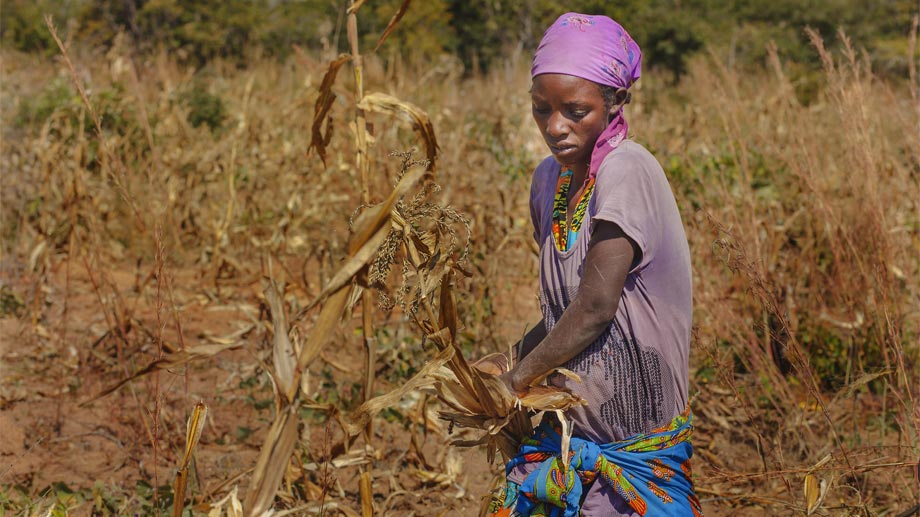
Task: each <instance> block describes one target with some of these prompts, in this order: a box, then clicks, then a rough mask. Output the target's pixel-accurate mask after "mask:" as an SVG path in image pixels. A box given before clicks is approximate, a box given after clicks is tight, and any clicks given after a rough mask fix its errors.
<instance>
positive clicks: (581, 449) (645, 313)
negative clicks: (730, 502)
mask: <svg viewBox="0 0 920 517" xmlns="http://www.w3.org/2000/svg"><path fill="white" fill-rule="evenodd" d="M641 63H642V57H641V53H640V50H639V47H638V45H637V44H636V43H635V42H634V41H633V40H632V38H630V36H629V34H627V33H626V31H625V30H624V29H623V28H622V27H621V26H620V25H619V24H617V23H616V22H614V21H613V20H611V19H610V18H607V17H605V16H590V15H583V14H578V13H568V14H564V15H562V16H561V17H559V19H558V20H556V22H555V23H553V24H552V26H550V27H549V29H547V31H546V33H545V34H544V36H543V40H542V41H541V43H540V46H539V48H538V49H537V51H536V55H535V56H534V61H533V68H532V70H531V75H532V79H533V84H532V89H531V97H532V101H533V118H534V121H535V122H536V124H537V126H538V127H539V128H540V132H541V133H542V135H543V138H544V140H545V141H546V144H547V146H549V150H550V152H551V153H552V157H550V158H547V159H546V160H544V161H543V162H542V163H541V164H540V165H539V166H538V167H537V169H536V170H535V171H534V175H533V183H532V186H531V193H530V207H531V217H532V219H533V225H534V237H535V238H536V240H537V243H538V244H539V245H540V300H541V306H542V311H543V320H542V321H541V322H540V324H538V325H537V326H536V327H535V328H533V329H532V330H531V331H530V332H528V333H527V335H526V336H525V338H524V339H523V340H522V342H521V343H520V344H519V346H518V352H517V355H518V360H517V361H516V364H515V366H514V368H512V369H511V370H510V371H507V372H505V373H503V374H502V380H503V381H504V382H505V383H506V384H507V385H508V386H509V387H510V388H511V389H512V390H513V391H515V392H517V393H522V392H525V391H526V390H527V387H528V386H529V385H531V383H533V382H534V381H535V380H537V379H539V378H541V377H542V376H544V375H545V374H546V373H548V372H550V371H552V370H553V369H555V368H557V367H564V368H567V369H569V370H571V371H573V372H575V373H576V374H578V376H579V377H580V379H581V382H576V381H573V380H571V379H569V378H567V377H565V376H563V375H561V374H558V373H557V374H553V375H551V376H550V377H549V382H550V383H552V384H554V385H558V386H565V387H567V388H569V389H570V390H571V391H573V392H574V393H576V394H578V395H579V396H581V397H582V398H584V399H585V400H586V401H587V405H585V406H581V407H579V408H576V409H572V410H569V411H568V412H567V413H566V417H567V420H569V421H570V422H571V423H572V425H573V426H574V435H573V439H572V442H571V448H570V451H571V456H570V462H569V465H568V466H566V465H564V464H563V463H562V462H561V461H560V460H559V458H558V455H559V453H560V436H559V429H560V428H559V426H558V422H557V423H556V424H554V423H553V422H552V421H550V420H548V421H544V423H543V424H541V426H540V427H539V428H538V430H537V431H536V433H535V435H534V437H533V439H531V440H525V442H524V444H523V445H522V447H521V451H520V453H519V455H518V456H517V457H515V458H514V459H512V460H511V461H510V462H509V463H508V465H507V467H506V473H507V483H506V484H505V485H504V486H503V487H501V488H500V489H499V490H498V491H497V492H496V493H495V494H493V496H494V497H493V499H492V502H491V504H490V509H489V512H490V514H491V515H499V516H500V515H560V516H561V515H565V516H573V517H574V516H577V515H586V516H589V515H590V516H594V515H604V516H609V515H694V514H700V513H699V512H700V510H699V502H698V500H697V498H696V496H695V495H694V492H693V485H692V481H691V476H690V465H689V459H690V456H691V455H692V446H691V445H690V443H689V437H690V433H691V430H692V426H691V419H692V417H691V416H690V414H689V410H688V406H687V377H688V363H687V357H688V350H689V342H690V325H691V313H692V306H691V285H690V284H691V278H690V275H691V272H690V253H689V249H688V246H687V239H686V235H685V233H684V230H683V226H682V223H681V219H680V215H679V213H678V210H677V205H676V203H675V200H674V196H673V194H672V193H671V190H670V187H669V185H668V182H667V179H666V178H665V175H664V172H663V171H662V169H661V166H660V165H659V164H658V162H657V161H656V160H655V158H654V157H653V156H652V155H651V154H650V153H649V152H648V151H646V150H645V149H644V148H643V147H642V146H640V145H639V144H637V143H635V142H633V141H632V140H629V139H628V138H627V130H628V126H627V123H626V119H625V118H624V116H623V107H624V105H625V104H627V103H628V102H629V99H630V93H629V88H630V86H632V85H633V83H635V81H636V80H637V79H638V78H639V74H640V68H641Z"/></svg>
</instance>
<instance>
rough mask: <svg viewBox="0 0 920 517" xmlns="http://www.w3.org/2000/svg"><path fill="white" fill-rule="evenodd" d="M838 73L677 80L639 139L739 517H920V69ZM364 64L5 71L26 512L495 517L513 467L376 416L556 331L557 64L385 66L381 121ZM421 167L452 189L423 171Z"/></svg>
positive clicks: (702, 403)
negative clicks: (467, 363)
mask: <svg viewBox="0 0 920 517" xmlns="http://www.w3.org/2000/svg"><path fill="white" fill-rule="evenodd" d="M815 45H816V46H815V52H816V54H817V53H820V56H821V59H822V61H823V63H824V69H823V72H822V74H821V76H820V79H819V80H818V81H817V86H816V89H814V90H813V91H812V90H808V91H805V92H803V90H804V89H803V87H802V84H800V83H798V82H797V81H796V80H791V79H789V77H788V76H787V75H786V72H785V71H786V70H787V68H788V67H789V65H790V64H789V63H785V62H784V59H783V57H782V56H776V55H773V56H772V58H771V59H770V61H769V62H768V63H766V64H765V66H764V69H762V70H758V71H750V70H736V69H733V68H730V67H727V66H726V65H725V64H724V60H722V59H721V58H720V56H718V55H716V54H712V55H709V56H705V57H699V58H696V59H695V60H694V61H692V62H691V63H690V67H689V72H688V74H687V76H686V77H685V78H684V79H683V80H682V81H681V82H680V83H679V84H678V85H671V84H669V83H668V82H667V78H666V77H659V76H657V75H656V74H654V73H649V74H646V75H644V76H643V78H642V80H641V81H640V84H639V85H638V87H637V91H636V92H635V95H634V99H635V100H634V102H633V104H631V105H630V107H629V111H628V116H629V117H630V122H631V127H632V128H633V129H634V133H633V137H634V138H635V139H636V140H638V141H639V142H641V143H642V144H644V145H645V146H647V147H648V148H649V149H650V150H651V151H652V152H653V153H654V154H655V155H656V156H657V158H658V159H659V160H660V161H661V163H662V164H663V166H664V168H665V170H666V172H667V173H668V175H669V178H670V181H671V184H672V187H673V189H674V191H675V194H676V196H677V199H678V204H679V205H680V208H681V210H682V215H683V220H684V224H685V226H686V229H687V234H688V237H689V240H690V246H691V251H692V253H693V266H694V300H695V301H694V303H695V313H694V321H695V330H694V341H693V351H692V356H691V388H690V390H691V397H692V405H693V409H694V412H695V413H696V415H697V424H698V425H697V429H696V431H695V434H694V445H695V447H696V459H695V460H694V461H695V464H694V467H695V471H694V476H695V480H696V484H697V489H698V492H699V494H700V496H701V499H702V502H703V505H704V509H705V510H706V511H707V513H708V514H709V515H764V514H770V515H801V514H804V513H806V512H809V511H810V512H812V513H813V514H815V515H897V514H898V513H899V512H903V511H905V510H909V509H911V508H913V507H914V506H915V505H918V504H920V496H918V494H920V485H918V480H917V478H916V474H915V472H916V470H917V462H918V458H920V368H918V359H920V281H918V278H920V260H918V256H920V103H918V91H917V78H916V76H915V75H914V74H915V72H914V68H915V67H914V65H915V63H911V66H910V70H911V76H910V77H902V78H887V79H884V80H883V79H880V78H878V77H875V76H874V75H873V73H872V70H871V64H870V63H868V62H866V60H865V59H864V58H863V57H862V56H861V54H860V53H859V52H858V51H855V50H853V51H847V50H844V51H842V52H839V53H829V52H826V51H824V49H823V46H822V43H821V41H820V40H818V39H815ZM846 48H847V49H849V48H850V47H848V46H847V47H846ZM908 55H909V56H916V53H915V52H913V51H911V53H910V54H908ZM332 57H333V56H320V55H312V54H309V53H304V52H301V53H299V54H298V55H297V56H296V57H294V58H292V59H290V60H288V61H286V62H284V63H277V62H274V61H257V62H252V63H251V64H250V65H249V66H247V67H245V68H238V67H235V66H230V65H225V64H221V63H219V62H218V63H212V64H211V65H208V66H207V67H206V68H204V69H202V70H197V71H196V70H193V69H191V68H187V67H184V66H182V65H180V64H178V63H177V62H176V61H175V60H173V59H172V58H171V57H170V56H167V55H159V56H157V57H151V58H133V59H132V58H131V57H130V53H129V52H128V49H127V47H126V46H125V47H122V46H116V47H115V48H114V49H112V50H111V51H109V52H108V53H105V54H102V53H95V54H94V53H90V52H85V53H83V52H80V51H78V50H73V51H71V52H70V55H69V59H68V60H63V59H61V58H60V57H56V58H41V57H38V56H27V55H22V54H15V53H11V52H3V53H2V54H0V58H2V69H3V72H2V73H3V81H2V85H0V88H2V94H0V102H2V114H3V117H2V118H3V128H2V131H3V134H2V156H0V160H2V162H0V164H2V192H0V203H2V204H0V215H2V261H0V287H2V293H0V295H2V298H0V310H2V318H0V360H2V369H0V409H2V413H0V429H2V432H0V458H2V463H0V514H5V513H6V512H10V514H11V515H18V514H24V515H32V514H34V515H68V514H69V515H90V514H93V515H122V514H142V515H144V514H153V513H159V512H163V513H170V512H173V508H174V507H176V508H179V511H180V512H181V509H182V506H183V505H182V504H174V502H175V501H179V502H180V503H181V502H184V504H185V508H186V509H185V513H183V515H242V514H241V513H237V512H238V510H237V503H236V501H240V502H241V503H245V504H246V506H247V511H249V509H251V508H253V507H261V506H260V505H263V506H264V505H269V506H273V507H274V508H275V511H276V513H275V514H274V515H301V514H326V515H335V514H344V515H361V514H362V511H365V512H366V511H367V510H368V509H370V508H373V509H375V510H376V513H377V514H379V515H411V514H414V515H456V514H475V513H476V512H478V510H479V508H480V502H481V501H480V498H481V496H482V495H483V494H484V493H485V492H486V490H487V489H488V487H489V486H490V484H491V483H492V482H493V481H494V479H496V476H498V475H500V473H501V467H500V465H498V464H495V465H490V464H489V463H488V462H487V458H486V454H485V452H483V451H482V450H479V449H475V448H473V449H459V448H454V447H447V446H445V444H447V443H449V442H450V441H452V440H454V439H456V438H458V437H460V438H467V439H469V438H470V437H471V435H470V431H468V430H461V429H449V426H448V425H447V424H445V423H444V422H442V421H440V420H439V419H438V416H437V415H438V411H439V410H441V409H444V407H443V406H442V405H440V403H439V402H438V401H437V400H436V399H435V397H433V396H432V395H431V393H430V391H424V390H409V392H408V393H407V394H406V395H405V396H404V397H402V398H401V399H400V400H399V401H398V402H396V403H395V404H392V405H390V406H389V407H386V408H382V409H380V408H378V409H380V410H379V411H378V412H376V416H375V417H373V418H371V419H369V420H367V421H365V420H360V419H359V416H360V415H362V414H366V413H364V411H363V410H364V409H365V408H364V407H362V406H361V403H362V402H363V401H364V399H365V397H366V394H365V390H366V389H367V387H368V386H370V389H369V391H370V392H371V393H370V394H374V395H376V394H384V393H387V392H389V391H390V390H393V389H395V388H398V387H400V386H404V385H405V384H406V382H407V381H408V380H409V379H410V378H415V377H414V376H415V375H416V374H417V373H418V372H419V371H420V370H422V369H423V368H425V367H426V365H429V366H430V364H431V362H432V361H434V360H435V359H436V357H438V358H440V359H439V360H441V362H442V363H443V362H445V361H447V359H446V356H443V354H442V352H439V350H440V349H441V348H442V347H441V345H443V342H442V341H443V340H445V339H447V340H448V341H450V342H451V343H453V345H452V346H455V347H456V350H459V351H462V353H463V354H464V355H465V356H466V357H467V358H475V357H479V356H482V355H484V354H486V353H490V352H495V351H503V350H506V349H507V347H508V345H509V344H510V343H512V342H513V341H514V340H515V339H517V338H518V337H520V336H521V334H522V333H523V332H524V330H525V327H526V325H527V324H528V323H531V324H532V323H535V322H536V321H537V320H538V318H539V310H538V304H537V298H536V267H535V265H536V260H535V250H534V245H533V242H532V238H531V229H530V222H529V216H528V209H527V194H528V189H529V173H530V171H531V170H532V169H533V167H534V166H535V165H536V164H537V163H538V162H539V160H540V159H541V158H542V157H543V156H544V155H545V154H546V151H545V149H544V147H543V144H542V142H541V140H540V137H539V134H538V132H537V131H536V129H535V128H533V127H532V124H531V123H530V119H529V110H530V106H529V94H528V89H529V78H528V63H527V58H526V56H520V55H518V56H510V57H509V58H508V60H507V61H506V62H505V63H503V64H501V65H498V66H495V67H493V69H492V70H491V71H490V72H489V73H487V74H484V75H474V76H464V75H463V73H462V66H461V65H460V64H459V63H458V62H456V61H455V60H454V59H452V58H450V57H444V58H443V59H441V60H439V61H436V62H425V63H411V64H410V63H407V62H405V61H403V60H400V59H399V58H398V57H392V58H391V59H389V60H382V59H378V58H376V57H374V56H370V57H367V58H366V59H365V60H364V62H363V69H362V80H363V82H362V87H363V94H356V87H355V81H354V77H355V76H354V72H353V69H352V65H353V63H350V62H345V61H343V62H341V63H339V64H340V65H341V68H340V69H339V73H338V77H337V79H336V81H335V82H334V83H332V84H331V89H329V90H328V91H327V90H326V89H324V88H323V86H322V82H323V77H324V75H325V74H326V72H327V70H328V66H329V62H330V60H331V58H332ZM905 58H906V59H907V57H905ZM74 81H76V82H77V83H78V84H80V85H81V86H82V87H83V88H84V89H85V98H84V97H83V95H82V94H81V92H80V91H79V90H78V89H77V88H75V87H74V86H73V85H74ZM330 94H335V97H334V98H333V97H331V96H330ZM382 94H386V95H388V96H392V97H393V99H402V100H403V101H408V102H410V103H412V105H414V106H415V108H413V110H410V111H406V106H405V105H399V103H397V102H396V101H395V100H394V101H392V102H390V101H389V100H388V99H390V97H387V96H384V95H382ZM362 96H364V101H363V103H362V104H360V106H361V107H363V108H364V109H363V110H361V111H360V112H356V110H355V106H356V103H357V102H358V100H359V97H362ZM320 97H323V98H320ZM318 98H319V102H318ZM325 99H329V104H328V107H329V112H328V118H327V119H325V122H324V121H322V120H321V121H320V122H321V124H320V125H319V126H318V127H314V117H315V115H316V111H317V108H321V107H322V106H323V105H324V102H323V101H324V100H325ZM368 99H371V100H368ZM375 102H376V104H375ZM387 102H390V103H389V104H387ZM387 106H389V107H387ZM379 111H384V112H383V113H381V112H379ZM394 113H395V114H396V116H394ZM364 117H366V120H365V118H364ZM413 117H415V118H413ZM426 120H428V121H430V130H426V129H425V127H426V126H425V124H424V122H425V121H426ZM363 126H364V127H366V128H367V129H366V130H365V129H364V128H363ZM97 128H98V129H97ZM317 130H318V131H319V135H320V136H321V138H328V146H325V149H324V153H323V154H324V155H325V160H323V159H321V156H320V152H319V150H318V149H316V148H315V147H314V149H312V150H308V149H309V148H310V144H311V139H312V138H313V135H314V133H315V132H316V131H317ZM433 139H436V142H437V148H435V147H434V140H433ZM319 147H320V148H322V147H324V146H322V145H320V146H319ZM365 149H366V152H363V151H364V150H365ZM411 149H415V151H414V154H413V155H412V156H413V157H414V159H424V158H425V157H426V155H427V156H434V162H433V164H431V165H430V166H429V167H428V168H429V169H430V170H429V171H425V170H424V169H425V165H424V164H421V165H416V166H414V167H413V166H412V164H409V166H406V165H405V163H404V162H405V160H406V158H405V155H399V154H397V155H393V154H392V153H393V151H396V152H397V153H402V152H405V151H408V150H411ZM359 151H362V152H359ZM362 164H366V167H367V169H366V170H367V175H366V177H363V175H362V172H361V171H362V169H363V167H365V165H362ZM400 178H402V180H403V181H402V182H401V183H400V187H398V188H399V189H401V193H402V194H404V197H401V198H398V197H391V198H390V199H389V202H393V203H394V204H390V205H387V204H386V203H387V202H388V196H390V193H391V192H392V191H393V190H394V186H396V185H397V182H398V181H399V180H400ZM400 199H401V201H400ZM396 201H398V203H396ZM391 209H392V211H391ZM390 214H397V215H398V217H397V216H396V215H390ZM375 217H376V218H377V219H375ZM378 219H379V222H380V224H378V225H376V226H375V224H376V222H378ZM381 225H383V226H381ZM387 225H390V226H387ZM380 228H383V229H384V231H381V230H380ZM392 228H395V229H397V230H399V232H396V233H393V231H395V230H393V231H391V229H392ZM400 232H401V233H400ZM413 232H414V233H413ZM393 235H396V237H397V238H393V237H392V236H393ZM413 236H414V237H413ZM368 242H371V244H373V246H372V247H373V249H370V251H372V252H374V253H372V254H368V253H369V251H362V250H365V249H369V248H366V246H364V245H365V244H366V243H368ZM378 248H379V249H380V251H379V252H378V251H377V250H378ZM348 257H351V258H350V259H349V258H348ZM356 257H357V258H356ZM359 259H360V260H359ZM368 263H369V264H370V266H369V267H364V266H365V265H366V264H368ZM351 266H354V268H353V269H352V270H349V271H350V273H349V274H344V273H342V271H343V268H344V269H345V270H348V268H349V267H351ZM343 275H344V276H343ZM330 284H333V287H334V288H333V289H329V286H330ZM442 284H444V285H447V286H449V288H450V289H440V290H439V288H440V287H441V285H442ZM335 285H340V286H341V287H335ZM353 285H354V286H355V287H352V286H353ZM362 286H363V287H362ZM365 287H366V288H365ZM444 292H448V296H447V297H444V295H443V293H444ZM438 293H441V294H438ZM429 295H431V296H429ZM432 297H440V298H439V299H437V300H434V301H432ZM315 300H319V303H318V304H316V306H315V307H313V306H312V305H311V304H312V302H314V301H315ZM329 307H332V308H331V309H329ZM445 307H451V308H454V309H455V310H456V313H455V314H456V316H451V318H454V319H453V325H451V318H447V320H445V314H446V312H445V311H446V309H445ZM426 310H427V311H434V312H426ZM438 311H440V313H437V312H438ZM451 314H453V313H451ZM439 328H442V329H443V330H448V329H449V330H450V332H449V333H446V334H445V333H443V332H439ZM426 334H427V337H425V338H424V339H423V337H424V336H425V335H426ZM445 335H446V336H448V337H447V338H445V337H444V336H445ZM439 340H441V341H439ZM368 348H370V349H372V350H374V351H375V354H374V356H375V357H373V360H372V361H370V362H371V364H372V365H373V366H372V368H371V370H370V372H371V373H370V374H368V370H367V368H366V364H367V362H368V359H367V352H366V351H367V349H368ZM279 351H281V352H286V353H287V356H286V357H294V356H295V355H298V356H299V358H300V361H299V364H298V361H290V360H284V359H279V357H285V356H282V355H279ZM439 354H441V355H439ZM199 401H201V402H203V403H204V404H205V405H206V406H207V408H208V409H207V413H206V416H205V415H201V414H199V416H200V417H201V418H200V419H199V423H200V427H198V426H191V428H193V431H197V432H191V433H189V432H187V422H188V421H189V420H190V418H191V417H193V416H194V415H195V413H194V410H195V408H196V404H197V403H198V402H199ZM356 422H357V423H358V424H359V425H356ZM356 429H357V431H356ZM451 431H452V433H451ZM199 433H200V437H199V436H198V435H199ZM189 436H190V437H192V438H193V440H192V444H191V447H189V445H188V437H189ZM267 445H269V446H270V447H268V449H272V450H267V449H266V447H267ZM187 448H190V449H194V460H190V458H189V457H188V455H187V454H186V450H187ZM260 451H262V454H263V455H262V456H260ZM273 451H274V452H273ZM278 451H281V452H280V453H279V452H278ZM285 451H286V452H288V454H284V452H285ZM177 472H178V473H179V474H180V476H179V477H180V478H185V479H186V480H187V485H185V484H182V483H176V482H175V478H176V477H177ZM180 485H181V486H182V487H185V489H184V497H182V495H180V496H179V497H176V494H177V493H179V494H181V493H182V492H181V491H182V488H181V487H180ZM265 487H268V488H267V489H266V488H265ZM275 487H277V490H275ZM266 498H267V499H266ZM49 512H50V513H49ZM177 515H178V514H177Z"/></svg>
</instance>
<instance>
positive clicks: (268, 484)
mask: <svg viewBox="0 0 920 517" xmlns="http://www.w3.org/2000/svg"><path fill="white" fill-rule="evenodd" d="M298 421H299V418H298V414H297V409H296V407H294V406H289V407H288V408H287V409H286V410H284V411H282V412H279V413H278V416H277V417H276V418H275V422H274V423H273V424H272V426H271V428H270V429H269V431H268V435H267V436H266V437H265V442H264V444H263V445H262V449H261V452H259V459H258V461H257V462H256V468H255V470H254V471H253V473H252V481H251V483H250V485H249V493H248V494H246V501H245V503H244V505H243V506H244V508H245V514H246V515H247V516H248V517H256V516H261V515H262V514H263V513H265V511H266V510H268V509H269V508H271V506H272V503H273V502H274V500H275V492H277V491H278V487H279V486H281V480H282V479H283V478H284V472H285V471H286V470H287V465H288V462H290V461H291V453H293V452H294V445H295V444H296V443H297V424H298Z"/></svg>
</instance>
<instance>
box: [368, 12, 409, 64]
mask: <svg viewBox="0 0 920 517" xmlns="http://www.w3.org/2000/svg"><path fill="white" fill-rule="evenodd" d="M411 2H412V0H403V3H402V5H400V6H399V9H397V10H396V14H394V15H393V17H392V18H390V22H389V23H387V28H386V29H384V30H383V33H382V34H381V35H380V39H378V40H377V44H376V45H374V52H377V51H378V50H380V46H381V45H383V42H384V41H386V40H387V37H389V36H390V33H391V32H393V29H395V28H396V24H397V23H399V20H401V19H402V17H403V15H404V14H406V10H407V9H409V4H410V3H411Z"/></svg>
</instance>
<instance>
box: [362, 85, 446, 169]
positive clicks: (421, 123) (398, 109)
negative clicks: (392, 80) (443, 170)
mask: <svg viewBox="0 0 920 517" xmlns="http://www.w3.org/2000/svg"><path fill="white" fill-rule="evenodd" d="M358 107H359V108H361V109H364V110H367V111H376V112H378V113H385V114H389V115H395V116H398V117H400V118H402V119H403V120H406V121H407V122H409V123H411V124H412V129H414V130H415V132H416V133H418V135H419V137H421V139H422V141H423V142H424V143H425V156H426V158H427V159H428V161H429V165H428V170H434V162H435V158H437V154H438V140H437V138H436V137H435V134H434V126H433V125H432V124H431V119H429V117H428V114H427V113H425V111H424V110H422V109H421V108H419V107H418V106H416V105H414V104H412V103H410V102H406V101H402V100H399V99H397V98H396V97H393V96H392V95H387V94H385V93H381V92H372V93H368V94H367V95H365V96H364V98H363V99H361V102H359V103H358Z"/></svg>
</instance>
